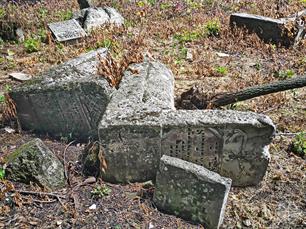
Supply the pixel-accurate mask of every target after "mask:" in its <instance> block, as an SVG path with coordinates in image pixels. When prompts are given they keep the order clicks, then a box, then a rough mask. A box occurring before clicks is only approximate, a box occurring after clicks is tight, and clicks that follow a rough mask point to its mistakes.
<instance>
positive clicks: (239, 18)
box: [230, 13, 294, 46]
mask: <svg viewBox="0 0 306 229" xmlns="http://www.w3.org/2000/svg"><path fill="white" fill-rule="evenodd" d="M292 20H294V19H288V18H287V19H285V18H281V19H273V18H270V17H263V16H258V15H253V14H247V13H234V14H232V15H231V17H230V24H231V26H234V25H236V26H237V27H245V28H246V29H248V30H249V31H250V32H254V33H256V34H257V35H258V36H259V37H260V38H261V39H262V40H264V41H265V42H271V41H272V42H274V43H280V44H282V45H285V46H289V45H290V44H292V43H293V41H294V37H292V38H291V37H289V35H288V34H287V33H286V32H285V25H286V23H288V22H289V21H292Z"/></svg>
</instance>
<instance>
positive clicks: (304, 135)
mask: <svg viewBox="0 0 306 229" xmlns="http://www.w3.org/2000/svg"><path fill="white" fill-rule="evenodd" d="M292 152H293V153H295V154H297V155H299V156H301V157H304V156H305V155H306V132H300V133H299V134H297V135H296V136H295V138H294V139H293V141H292Z"/></svg>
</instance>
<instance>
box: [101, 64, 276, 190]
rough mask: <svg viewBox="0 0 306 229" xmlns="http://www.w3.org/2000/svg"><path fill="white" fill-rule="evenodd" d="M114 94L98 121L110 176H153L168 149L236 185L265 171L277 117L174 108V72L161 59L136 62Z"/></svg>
mask: <svg viewBox="0 0 306 229" xmlns="http://www.w3.org/2000/svg"><path fill="white" fill-rule="evenodd" d="M133 68H135V69H137V70H138V71H139V74H137V75H133V74H132V73H131V72H129V71H127V72H126V73H125V76H124V78H123V81H122V82H121V84H120V88H119V90H118V91H116V92H115V93H114V94H113V95H112V99H111V102H110V103H109V105H108V107H107V110H106V112H105V115H104V116H103V119H102V121H101V123H100V126H99V139H100V142H101V145H102V147H103V149H104V157H105V159H106V161H107V165H108V168H107V169H106V171H105V173H104V174H103V176H104V179H106V180H109V181H111V182H128V181H130V182H131V181H145V180H149V179H154V177H155V174H156V170H157V167H158V163H159V158H160V157H161V156H162V155H163V154H166V155H169V156H174V157H178V158H182V159H184V160H188V161H191V162H194V163H197V164H200V165H203V166H205V167H206V168H208V169H211V170H213V171H215V172H218V173H220V174H221V175H223V176H226V177H230V178H232V179H233V184H234V185H236V186H246V185H254V184H258V183H259V182H260V181H261V179H262V177H263V176H264V174H265V172H266V169H267V166H268V162H269V153H268V149H267V145H268V144H269V143H270V141H271V138H272V136H273V134H274V131H275V127H274V125H273V123H272V121H271V120H270V119H269V118H268V117H266V116H264V115H259V114H256V113H250V112H236V111H211V110H206V111H205V110H204V111H203V110H202V111H200V110H194V111H183V110H179V111H175V109H174V101H173V98H174V97H173V76H172V74H171V72H170V71H169V70H167V68H166V67H165V66H164V65H162V64H159V63H142V64H137V65H135V66H133Z"/></svg>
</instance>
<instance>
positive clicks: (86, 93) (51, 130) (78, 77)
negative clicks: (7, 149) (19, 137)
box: [9, 49, 113, 140]
mask: <svg viewBox="0 0 306 229" xmlns="http://www.w3.org/2000/svg"><path fill="white" fill-rule="evenodd" d="M106 52H107V51H106V49H99V50H97V51H91V52H89V53H86V54H83V55H81V56H79V57H77V58H75V59H72V60H70V61H68V62H66V63H63V64H61V65H58V66H55V67H53V68H52V69H50V70H48V71H46V72H44V73H42V74H41V75H40V76H39V77H38V78H35V79H33V80H30V81H28V82H27V83H25V84H22V85H21V86H18V87H16V88H14V89H13V90H12V91H11V92H10V93H9V95H10V96H11V98H12V99H13V101H14V102H15V104H16V108H17V118H18V121H19V123H20V125H21V128H22V129H24V130H33V131H35V132H38V133H44V134H46V133H47V134H50V135H52V136H55V137H75V138H78V139H80V140H87V138H88V137H89V136H93V137H95V136H97V126H98V123H99V121H100V120H101V117H102V115H103V113H104V111H105V109H106V106H107V104H108V102H109V100H110V95H111V92H112V91H113V89H112V88H111V87H110V86H109V85H108V83H107V81H106V80H105V79H104V78H102V77H100V76H98V75H97V66H98V57H97V55H98V53H99V54H100V55H101V56H105V55H106Z"/></svg>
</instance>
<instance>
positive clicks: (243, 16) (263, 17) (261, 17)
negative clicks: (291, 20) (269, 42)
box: [231, 13, 288, 24]
mask: <svg viewBox="0 0 306 229" xmlns="http://www.w3.org/2000/svg"><path fill="white" fill-rule="evenodd" d="M232 16H234V17H240V18H246V19H255V20H261V21H266V22H272V23H277V24H284V23H286V22H287V21H288V19H285V18H280V19H274V18H270V17H265V16H260V15H255V14H248V13H233V14H231V17H232Z"/></svg>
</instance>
